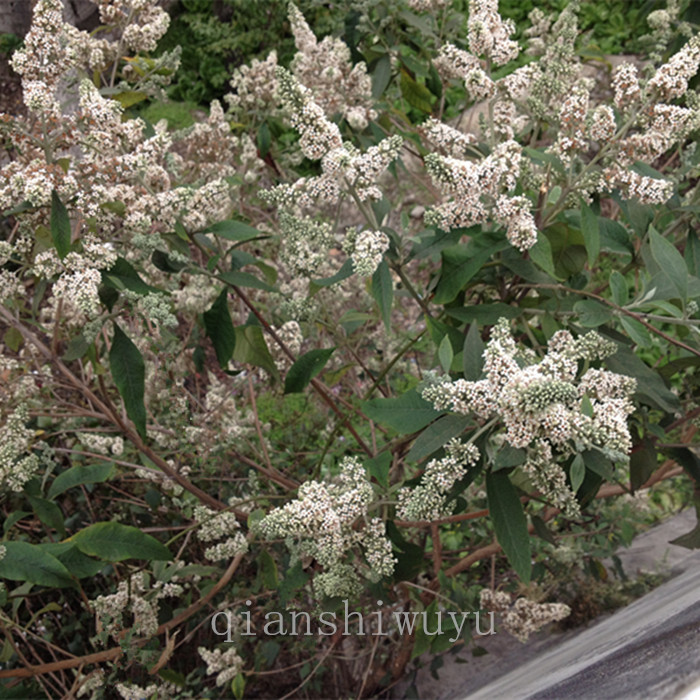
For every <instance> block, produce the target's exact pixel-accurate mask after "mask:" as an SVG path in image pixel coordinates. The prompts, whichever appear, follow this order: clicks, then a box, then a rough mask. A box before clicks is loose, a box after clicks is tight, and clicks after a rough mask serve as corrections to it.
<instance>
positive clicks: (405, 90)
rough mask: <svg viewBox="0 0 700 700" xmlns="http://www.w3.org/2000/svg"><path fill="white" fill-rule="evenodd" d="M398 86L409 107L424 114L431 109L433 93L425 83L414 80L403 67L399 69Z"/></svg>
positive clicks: (433, 98) (433, 99) (428, 112)
mask: <svg viewBox="0 0 700 700" xmlns="http://www.w3.org/2000/svg"><path fill="white" fill-rule="evenodd" d="M400 87H401V95H402V97H403V98H404V100H406V102H408V104H409V105H411V107H415V108H416V109H418V110H420V111H421V112H425V113H426V114H430V113H431V112H432V111H433V107H432V104H433V102H434V101H435V95H433V93H432V92H430V90H428V88H427V87H425V85H421V84H420V83H418V82H416V81H415V79H414V78H412V77H411V74H410V73H409V72H408V71H407V70H405V69H404V68H402V69H401V81H400Z"/></svg>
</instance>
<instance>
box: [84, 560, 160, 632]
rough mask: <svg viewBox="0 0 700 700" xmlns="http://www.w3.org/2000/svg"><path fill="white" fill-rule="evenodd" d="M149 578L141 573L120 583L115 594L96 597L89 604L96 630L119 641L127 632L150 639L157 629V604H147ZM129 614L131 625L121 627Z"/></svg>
mask: <svg viewBox="0 0 700 700" xmlns="http://www.w3.org/2000/svg"><path fill="white" fill-rule="evenodd" d="M148 590H149V588H148V578H147V576H146V574H145V573H144V572H142V571H141V572H138V573H136V574H133V575H132V576H131V577H130V578H129V580H126V581H121V582H120V583H119V586H118V587H117V592H116V593H113V594H112V595H106V596H102V595H101V596H98V597H97V598H96V599H95V600H93V601H91V602H90V606H91V607H92V609H93V610H94V611H95V615H96V619H97V630H98V632H102V631H103V630H104V631H105V632H107V633H108V634H110V635H111V636H112V638H113V639H114V640H115V641H117V642H118V641H121V638H122V636H123V634H124V633H125V631H126V630H128V631H130V632H133V633H134V634H135V635H138V636H140V637H151V636H153V635H154V634H155V633H156V631H157V629H158V600H157V599H155V600H147V599H146V598H145V594H146V593H147V592H148ZM127 611H128V612H129V613H130V614H131V617H132V621H131V622H130V623H129V624H128V627H125V626H124V613H125V612H127Z"/></svg>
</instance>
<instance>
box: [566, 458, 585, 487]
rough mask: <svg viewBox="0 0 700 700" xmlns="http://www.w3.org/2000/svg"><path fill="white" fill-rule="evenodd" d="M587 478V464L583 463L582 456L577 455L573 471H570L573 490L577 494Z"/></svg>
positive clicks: (573, 463)
mask: <svg viewBox="0 0 700 700" xmlns="http://www.w3.org/2000/svg"><path fill="white" fill-rule="evenodd" d="M585 477H586V463H585V462H584V461H583V457H582V456H581V455H576V456H575V457H574V461H573V462H572V463H571V469H570V471H569V479H570V480H571V490H572V491H573V492H574V493H576V492H577V491H578V490H579V488H581V484H582V483H583V480H584V478H585Z"/></svg>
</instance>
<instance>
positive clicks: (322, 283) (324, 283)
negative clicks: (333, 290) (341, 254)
mask: <svg viewBox="0 0 700 700" xmlns="http://www.w3.org/2000/svg"><path fill="white" fill-rule="evenodd" d="M353 272H354V268H353V264H352V259H351V258H348V259H347V260H346V261H345V262H344V263H343V266H342V267H341V268H340V270H338V272H336V273H335V274H334V275H333V276H332V277H325V278H324V279H320V280H313V281H312V284H315V285H316V286H317V287H330V286H331V285H333V284H335V283H336V282H341V281H342V280H344V279H347V278H348V277H350V275H352V273H353Z"/></svg>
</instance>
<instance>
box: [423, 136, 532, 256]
mask: <svg viewBox="0 0 700 700" xmlns="http://www.w3.org/2000/svg"><path fill="white" fill-rule="evenodd" d="M520 161H521V149H520V146H519V145H518V144H517V143H516V142H515V141H505V142H504V143H501V144H499V145H498V146H496V148H494V150H493V152H492V153H491V155H489V156H487V157H486V158H484V159H483V160H481V161H478V162H475V161H467V160H460V159H457V158H449V157H445V156H440V155H437V154H435V153H431V154H428V155H427V156H426V157H425V165H426V168H427V170H428V172H429V173H430V175H431V177H432V178H433V180H434V181H435V182H436V183H437V184H438V185H440V186H441V187H442V188H443V189H444V190H446V191H447V192H448V193H450V194H451V195H452V199H451V200H450V201H448V202H444V203H443V204H440V205H439V206H437V207H436V208H435V209H433V210H431V211H429V212H428V213H427V214H426V217H425V221H426V223H427V224H429V225H435V226H438V227H439V228H441V229H444V230H446V231H447V230H449V229H452V228H460V227H469V226H474V225H476V224H483V223H486V222H487V221H488V220H489V219H492V220H494V221H496V222H497V223H499V224H502V225H504V226H506V229H507V236H508V240H509V241H510V243H511V244H512V245H513V246H515V247H517V248H518V249H520V250H527V249H528V248H531V247H532V246H533V245H534V244H535V242H536V241H537V227H536V225H535V220H534V218H533V216H532V213H531V212H530V202H529V200H528V199H527V198H526V197H522V196H518V197H513V196H510V195H507V194H506V193H507V192H508V191H509V190H512V189H514V188H515V185H516V182H517V179H518V177H519V175H520Z"/></svg>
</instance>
